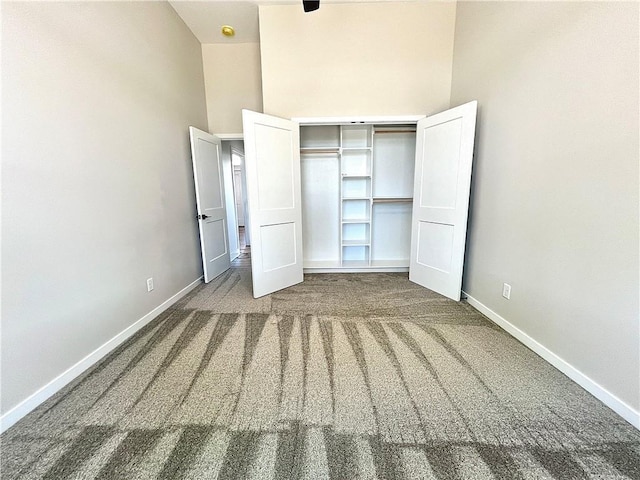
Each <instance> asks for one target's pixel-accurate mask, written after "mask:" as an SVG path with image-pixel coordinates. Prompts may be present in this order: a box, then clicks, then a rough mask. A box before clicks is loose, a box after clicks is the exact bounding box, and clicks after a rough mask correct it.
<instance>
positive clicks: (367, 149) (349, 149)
mask: <svg viewBox="0 0 640 480" xmlns="http://www.w3.org/2000/svg"><path fill="white" fill-rule="evenodd" d="M371 150H372V148H371V147H342V151H343V152H358V151H360V152H370V151H371Z"/></svg>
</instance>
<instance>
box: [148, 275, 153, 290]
mask: <svg viewBox="0 0 640 480" xmlns="http://www.w3.org/2000/svg"><path fill="white" fill-rule="evenodd" d="M151 290H153V278H147V292H150V291H151Z"/></svg>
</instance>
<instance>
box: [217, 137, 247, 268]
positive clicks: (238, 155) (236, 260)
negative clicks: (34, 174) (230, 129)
mask: <svg viewBox="0 0 640 480" xmlns="http://www.w3.org/2000/svg"><path fill="white" fill-rule="evenodd" d="M222 165H223V169H224V184H225V185H224V187H225V197H226V198H225V203H226V207H227V225H228V236H229V253H230V257H231V262H232V263H231V266H232V267H241V266H247V267H250V266H251V253H250V247H249V245H250V244H251V241H250V233H249V226H248V222H247V221H246V212H247V198H246V177H245V172H244V141H243V140H241V139H237V140H236V139H233V140H222Z"/></svg>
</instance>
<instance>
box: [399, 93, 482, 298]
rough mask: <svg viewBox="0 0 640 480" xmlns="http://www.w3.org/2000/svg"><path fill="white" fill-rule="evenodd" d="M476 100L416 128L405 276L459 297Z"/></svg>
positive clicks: (429, 287)
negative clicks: (411, 205) (407, 264)
mask: <svg viewBox="0 0 640 480" xmlns="http://www.w3.org/2000/svg"><path fill="white" fill-rule="evenodd" d="M477 106H478V103H477V102H475V101H474V102H470V103H466V104H464V105H461V106H459V107H456V108H452V109H451V110H447V111H446V112H442V113H438V114H436V115H433V116H431V117H427V118H424V119H422V120H420V121H419V122H418V127H417V131H416V168H415V180H414V195H413V215H412V226H411V229H412V230H411V262H410V265H409V280H411V281H412V282H415V283H417V284H419V285H422V286H423V287H426V288H428V289H430V290H433V291H435V292H438V293H440V294H442V295H444V296H446V297H449V298H451V299H453V300H456V301H458V300H460V289H461V287H462V267H463V263H464V247H465V242H466V237H467V215H468V210H469V193H470V186H471V163H472V159H473V143H474V138H475V126H476V111H477Z"/></svg>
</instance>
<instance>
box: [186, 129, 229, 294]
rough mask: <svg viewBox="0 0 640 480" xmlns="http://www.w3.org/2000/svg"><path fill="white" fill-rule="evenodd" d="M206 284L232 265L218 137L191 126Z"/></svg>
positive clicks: (192, 158)
mask: <svg viewBox="0 0 640 480" xmlns="http://www.w3.org/2000/svg"><path fill="white" fill-rule="evenodd" d="M189 135H190V137H191V160H192V162H193V175H194V177H195V178H194V180H195V186H196V207H197V210H198V228H199V229H200V250H201V251H202V268H203V270H204V281H205V283H208V282H210V281H211V280H213V279H214V278H215V277H217V276H218V275H220V274H221V273H222V272H224V271H225V270H227V269H228V268H229V267H230V266H231V259H230V256H229V237H228V235H227V229H228V226H227V209H226V206H225V195H224V179H223V170H222V159H221V158H220V151H221V146H222V142H221V141H220V139H219V138H218V137H215V136H214V135H211V134H209V133H207V132H203V131H202V130H198V129H197V128H194V127H189Z"/></svg>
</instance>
